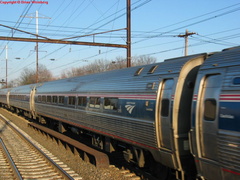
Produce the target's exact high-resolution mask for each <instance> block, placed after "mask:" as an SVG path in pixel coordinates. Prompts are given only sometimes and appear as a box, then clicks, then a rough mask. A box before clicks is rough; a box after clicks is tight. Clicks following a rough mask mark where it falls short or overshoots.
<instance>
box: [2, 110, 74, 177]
mask: <svg viewBox="0 0 240 180" xmlns="http://www.w3.org/2000/svg"><path fill="white" fill-rule="evenodd" d="M0 117H1V118H2V119H3V120H4V121H5V123H6V124H7V125H9V126H10V127H11V129H12V130H13V131H15V132H16V133H17V134H18V135H19V136H20V137H21V138H22V139H23V140H25V141H26V143H28V144H29V145H30V146H32V147H33V148H35V149H36V150H37V151H38V152H39V154H40V155H41V156H42V157H43V158H44V159H45V160H46V161H47V162H49V164H50V166H51V167H53V168H54V169H55V170H56V171H57V172H58V173H59V174H61V175H62V176H63V178H64V179H69V180H70V179H71V180H74V178H73V177H71V176H70V175H69V174H68V173H67V172H66V171H64V170H63V169H62V168H61V167H60V166H59V165H58V164H56V163H55V162H54V161H53V160H52V159H51V158H50V157H49V156H48V155H46V154H45V153H44V152H43V151H42V150H41V149H40V148H39V147H37V146H36V145H35V144H33V142H31V141H30V140H29V139H28V138H27V137H26V136H25V135H24V134H23V133H21V132H20V131H19V130H18V129H17V128H15V127H14V125H13V124H12V123H11V122H10V121H9V120H8V119H7V118H6V117H4V116H3V115H2V114H0Z"/></svg>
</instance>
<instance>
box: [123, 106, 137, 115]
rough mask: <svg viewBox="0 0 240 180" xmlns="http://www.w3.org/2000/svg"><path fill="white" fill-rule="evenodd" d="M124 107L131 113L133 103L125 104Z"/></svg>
mask: <svg viewBox="0 0 240 180" xmlns="http://www.w3.org/2000/svg"><path fill="white" fill-rule="evenodd" d="M125 108H126V109H127V111H128V112H129V114H132V111H133V109H134V108H135V105H134V106H133V105H125Z"/></svg>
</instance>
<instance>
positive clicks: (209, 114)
mask: <svg viewBox="0 0 240 180" xmlns="http://www.w3.org/2000/svg"><path fill="white" fill-rule="evenodd" d="M216 105H217V102H216V100H215V99H206V100H205V102H204V119H205V120H207V121H214V120H215V118H216V111H217V108H216V107H217V106H216Z"/></svg>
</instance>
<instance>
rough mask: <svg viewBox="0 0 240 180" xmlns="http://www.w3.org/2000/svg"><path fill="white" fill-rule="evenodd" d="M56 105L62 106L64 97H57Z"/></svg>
mask: <svg viewBox="0 0 240 180" xmlns="http://www.w3.org/2000/svg"><path fill="white" fill-rule="evenodd" d="M58 103H59V104H64V96H59V97H58Z"/></svg>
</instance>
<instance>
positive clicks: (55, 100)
mask: <svg viewBox="0 0 240 180" xmlns="http://www.w3.org/2000/svg"><path fill="white" fill-rule="evenodd" d="M57 100H58V99H57V96H53V97H52V102H53V103H54V104H57Z"/></svg>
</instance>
